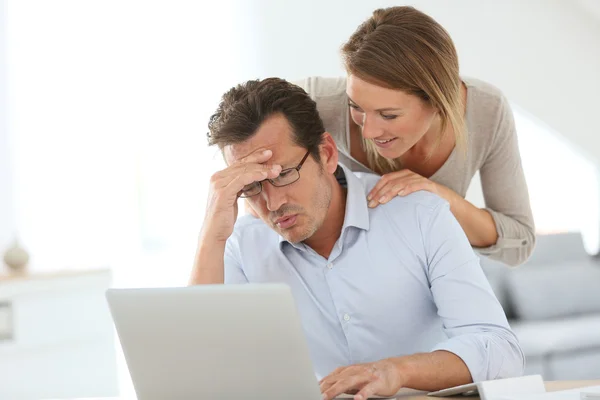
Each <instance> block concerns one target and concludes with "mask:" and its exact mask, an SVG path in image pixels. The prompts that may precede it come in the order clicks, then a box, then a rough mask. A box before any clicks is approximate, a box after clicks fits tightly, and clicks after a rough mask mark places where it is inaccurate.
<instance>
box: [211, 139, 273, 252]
mask: <svg viewBox="0 0 600 400" xmlns="http://www.w3.org/2000/svg"><path fill="white" fill-rule="evenodd" d="M272 156H273V153H272V152H271V150H265V149H260V150H257V151H255V152H253V153H251V154H250V155H248V156H246V157H244V158H242V159H240V160H238V161H236V162H235V163H233V164H231V165H230V166H229V167H227V168H225V169H224V170H221V171H219V172H217V173H215V174H214V175H213V176H212V177H211V179H210V190H209V197H208V204H207V207H206V216H205V221H204V226H203V228H202V235H201V236H202V238H203V239H204V240H206V239H210V240H211V241H219V242H225V241H227V239H228V238H229V236H231V233H232V232H233V226H234V224H235V220H236V219H237V214H238V205H237V200H238V198H239V197H240V195H241V191H242V189H243V188H244V187H245V186H246V185H250V184H252V183H254V182H260V181H262V180H265V179H273V178H275V177H277V176H278V175H279V173H280V172H281V165H276V164H267V163H266V162H267V161H268V160H269V159H270V158H271V157H272Z"/></svg>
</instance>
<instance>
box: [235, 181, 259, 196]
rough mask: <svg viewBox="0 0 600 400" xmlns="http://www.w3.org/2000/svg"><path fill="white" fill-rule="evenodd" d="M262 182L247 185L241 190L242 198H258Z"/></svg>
mask: <svg viewBox="0 0 600 400" xmlns="http://www.w3.org/2000/svg"><path fill="white" fill-rule="evenodd" d="M261 189H262V188H261V186H260V182H254V183H251V184H249V185H246V186H244V187H243V188H242V190H240V197H252V196H256V195H257V194H259V193H260V191H261Z"/></svg>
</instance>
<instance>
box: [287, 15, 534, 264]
mask: <svg viewBox="0 0 600 400" xmlns="http://www.w3.org/2000/svg"><path fill="white" fill-rule="evenodd" d="M342 56H343V60H344V64H345V67H346V71H347V74H348V77H347V78H336V79H330V78H318V77H313V78H307V79H305V80H303V81H302V82H298V84H299V85H300V86H302V87H303V88H304V89H305V90H306V91H307V92H308V93H309V94H310V95H311V97H313V99H314V100H315V101H316V102H317V107H318V109H319V112H320V114H321V117H322V118H323V122H324V123H325V128H326V129H327V131H328V132H329V133H331V134H332V135H333V136H334V138H335V139H336V142H337V144H338V148H339V150H340V153H341V154H340V161H341V162H342V163H344V164H346V165H347V166H348V167H350V168H351V169H352V170H353V171H362V172H375V173H377V174H380V175H382V179H381V180H380V181H379V182H378V184H377V185H376V186H375V188H374V189H373V190H372V191H371V192H370V194H369V196H368V200H369V206H370V207H376V206H377V205H378V204H382V203H386V202H388V201H389V200H390V199H391V198H393V196H397V195H399V196H406V195H407V194H409V193H412V192H414V191H417V190H427V191H430V192H433V193H436V194H438V195H439V196H441V197H443V198H444V199H446V200H447V201H448V202H449V204H450V208H451V211H452V212H453V214H454V216H455V217H456V219H457V220H458V222H459V223H460V225H461V226H462V228H463V230H464V231H465V233H466V235H467V237H468V238H469V241H470V243H471V245H472V246H473V247H474V248H476V250H477V251H478V252H479V253H481V254H483V255H485V256H488V257H490V258H493V259H496V260H499V261H502V262H503V263H505V264H508V265H511V266H516V265H519V264H521V263H523V262H524V261H525V260H526V259H527V258H528V257H529V255H530V254H531V251H532V250H533V247H534V243H535V235H534V223H533V216H532V213H531V207H530V205H529V195H528V191H527V185H526V182H525V177H524V175H523V169H522V166H521V158H520V155H519V148H518V145H517V135H516V132H515V126H514V121H513V116H512V112H511V109H510V106H509V104H508V101H507V100H506V99H505V98H504V96H503V95H502V93H501V92H500V91H499V90H498V89H496V88H495V87H493V86H491V85H489V84H487V83H485V82H482V81H480V80H476V79H470V78H461V77H460V75H459V68H458V57H457V54H456V50H455V47H454V44H453V42H452V39H451V38H450V36H449V35H448V33H447V32H446V31H445V30H444V29H443V28H442V27H441V26H440V25H439V24H438V23H437V22H436V21H435V20H433V19H432V18H431V17H429V16H427V15H426V14H424V13H422V12H420V11H418V10H416V9H414V8H412V7H392V8H387V9H379V10H376V11H375V12H373V15H372V16H371V17H370V18H369V19H368V20H367V21H365V22H364V23H363V24H362V25H360V26H359V27H358V29H357V30H356V32H354V34H353V35H352V36H351V37H350V39H349V40H348V42H347V43H345V44H344V46H343V47H342ZM477 171H479V172H480V176H481V184H482V189H483V194H484V198H485V204H486V208H485V209H480V208H477V207H475V206H474V205H473V204H471V203H469V202H468V201H467V200H465V198H464V197H465V194H466V192H467V188H468V187H469V184H470V182H471V179H472V178H473V176H474V175H475V173H476V172H477Z"/></svg>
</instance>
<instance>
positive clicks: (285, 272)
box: [225, 167, 524, 382]
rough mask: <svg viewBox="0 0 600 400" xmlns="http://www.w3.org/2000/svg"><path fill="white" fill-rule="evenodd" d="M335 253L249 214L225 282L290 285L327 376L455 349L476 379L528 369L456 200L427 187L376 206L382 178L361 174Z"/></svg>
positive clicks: (352, 187)
mask: <svg viewBox="0 0 600 400" xmlns="http://www.w3.org/2000/svg"><path fill="white" fill-rule="evenodd" d="M343 171H344V173H345V176H346V181H347V189H348V193H347V199H346V215H345V219H344V225H343V228H342V233H341V236H340V238H339V239H338V241H337V242H336V244H335V246H334V248H333V251H332V252H331V255H330V257H329V259H325V258H323V257H322V256H320V255H319V254H317V253H316V252H315V251H314V250H312V249H311V248H310V247H308V246H306V245H304V244H303V243H298V244H291V243H289V242H287V241H286V240H285V239H284V238H283V237H281V236H280V235H279V234H278V233H277V232H275V231H273V230H272V229H271V228H269V227H268V226H267V225H266V224H264V223H263V222H262V221H261V220H259V219H256V218H253V217H251V216H246V217H242V218H240V219H239V220H238V221H237V223H236V225H235V229H234V232H233V235H232V236H231V237H230V238H229V240H228V242H227V246H226V251H225V283H247V282H251V283H285V284H287V285H289V286H290V287H291V290H292V294H293V296H294V299H295V301H296V304H297V307H298V311H299V314H300V317H301V320H302V325H303V328H304V331H305V334H306V337H307V340H308V345H309V349H310V355H311V359H312V361H313V365H314V368H315V373H316V375H317V377H318V378H322V377H324V376H326V375H328V374H329V373H330V372H332V371H333V370H334V369H335V368H337V367H340V366H346V365H350V364H356V363H364V362H372V361H377V360H380V359H384V358H388V357H396V356H402V355H409V354H414V353H417V352H430V351H434V350H446V351H449V352H452V353H454V354H456V355H457V356H458V357H460V358H461V359H462V360H463V361H464V362H465V364H466V365H467V367H468V368H469V371H470V372H471V376H472V378H473V380H474V381H475V382H477V381H483V380H490V379H499V378H507V377H513V376H519V375H522V373H523V369H524V356H523V352H522V350H521V348H520V346H519V343H518V340H517V338H516V337H515V335H514V334H513V332H512V331H511V329H510V327H509V325H508V322H507V320H506V316H505V314H504V311H503V310H502V307H501V306H500V303H499V302H498V300H497V299H496V297H495V296H494V294H493V292H492V289H491V287H490V285H489V283H488V281H487V279H486V277H485V276H484V274H483V272H482V270H481V267H480V265H479V259H478V257H477V256H476V255H475V253H474V251H473V249H472V248H471V246H470V244H469V241H468V239H467V237H466V235H465V233H464V232H463V230H462V228H461V227H460V225H459V224H458V222H457V221H456V219H455V218H454V216H453V215H452V213H451V212H450V208H449V205H448V203H447V202H446V201H445V200H443V199H442V198H440V197H438V196H436V195H434V194H432V193H429V192H425V191H421V192H416V193H413V194H410V195H407V196H405V197H395V198H394V199H393V200H391V201H390V202H388V203H387V204H383V205H380V206H378V207H377V208H374V209H370V208H368V207H367V201H366V195H367V193H368V192H369V190H370V189H371V188H372V187H373V186H374V185H375V183H376V182H377V181H378V179H379V177H378V176H376V175H371V174H363V173H352V172H351V171H350V170H348V169H347V168H345V167H343Z"/></svg>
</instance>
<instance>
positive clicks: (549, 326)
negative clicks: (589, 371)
mask: <svg viewBox="0 0 600 400" xmlns="http://www.w3.org/2000/svg"><path fill="white" fill-rule="evenodd" d="M510 325H511V328H512V330H513V332H514V333H515V335H517V337H518V338H519V342H520V344H521V348H522V349H523V352H524V353H525V357H526V358H531V357H547V356H549V355H559V354H567V353H576V352H578V351H585V350H589V349H596V350H597V349H599V348H600V334H598V332H600V313H598V314H593V315H588V316H581V317H573V318H564V319H557V320H549V321H511V323H510Z"/></svg>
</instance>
